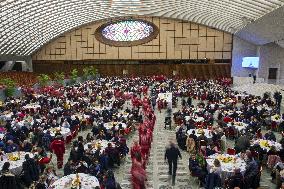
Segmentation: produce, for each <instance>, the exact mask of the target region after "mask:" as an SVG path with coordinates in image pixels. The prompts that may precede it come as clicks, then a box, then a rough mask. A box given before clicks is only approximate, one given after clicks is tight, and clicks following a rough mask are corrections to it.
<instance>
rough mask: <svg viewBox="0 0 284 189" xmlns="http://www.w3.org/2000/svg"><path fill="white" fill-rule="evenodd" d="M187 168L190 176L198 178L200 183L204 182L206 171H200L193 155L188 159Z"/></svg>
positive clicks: (200, 168)
mask: <svg viewBox="0 0 284 189" xmlns="http://www.w3.org/2000/svg"><path fill="white" fill-rule="evenodd" d="M188 168H189V170H190V172H191V174H192V176H196V177H198V179H199V180H200V182H201V183H204V182H205V176H206V171H205V170H203V169H202V167H201V166H200V165H199V162H198V160H197V159H196V156H195V154H192V155H191V157H190V158H189V163H188Z"/></svg>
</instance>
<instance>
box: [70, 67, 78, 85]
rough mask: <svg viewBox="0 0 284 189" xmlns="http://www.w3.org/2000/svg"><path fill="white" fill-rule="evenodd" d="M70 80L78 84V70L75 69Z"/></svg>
mask: <svg viewBox="0 0 284 189" xmlns="http://www.w3.org/2000/svg"><path fill="white" fill-rule="evenodd" d="M70 78H71V82H72V84H74V83H76V81H77V78H78V70H77V69H73V70H72V71H71V75H70Z"/></svg>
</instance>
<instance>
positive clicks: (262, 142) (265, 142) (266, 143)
mask: <svg viewBox="0 0 284 189" xmlns="http://www.w3.org/2000/svg"><path fill="white" fill-rule="evenodd" d="M259 144H260V146H262V147H266V148H270V147H271V146H270V144H269V143H268V141H267V140H262V141H260V143H259Z"/></svg>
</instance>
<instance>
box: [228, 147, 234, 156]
mask: <svg viewBox="0 0 284 189" xmlns="http://www.w3.org/2000/svg"><path fill="white" fill-rule="evenodd" d="M227 154H229V155H236V150H235V149H234V148H228V149H227Z"/></svg>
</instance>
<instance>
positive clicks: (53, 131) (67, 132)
mask: <svg viewBox="0 0 284 189" xmlns="http://www.w3.org/2000/svg"><path fill="white" fill-rule="evenodd" d="M57 130H60V133H61V135H62V136H63V138H64V139H66V137H67V136H68V135H70V134H71V130H70V129H69V128H65V127H55V128H52V129H50V135H51V136H52V137H54V136H55V134H56V131H57ZM46 131H47V130H44V131H43V132H44V133H46Z"/></svg>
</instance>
